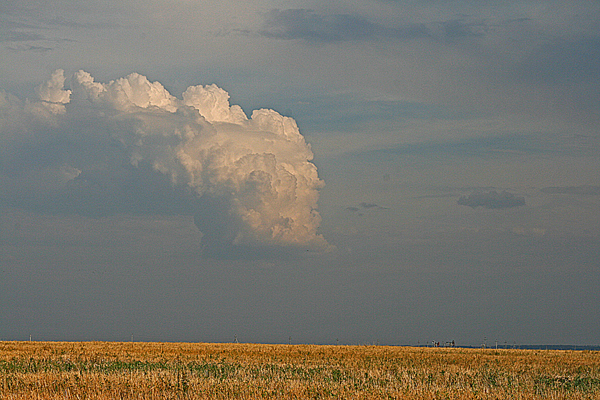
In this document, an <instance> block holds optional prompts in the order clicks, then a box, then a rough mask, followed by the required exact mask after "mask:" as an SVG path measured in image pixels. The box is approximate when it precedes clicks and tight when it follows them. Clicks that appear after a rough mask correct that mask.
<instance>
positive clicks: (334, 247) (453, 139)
mask: <svg viewBox="0 0 600 400" xmlns="http://www.w3.org/2000/svg"><path fill="white" fill-rule="evenodd" d="M599 17H600V4H597V3H593V2H589V1H576V2H575V3H572V4H569V6H568V7H567V6H565V5H564V4H563V3H559V2H556V1H554V2H552V1H551V2H545V3H544V4H540V3H538V2H534V1H531V0H522V1H515V2H510V3H490V2H483V3H477V4H475V3H473V2H470V1H466V0H465V1H458V2H457V1H452V2H450V1H445V0H440V1H435V2H422V1H416V0H415V1H403V2H400V1H396V0H369V1H367V2H364V3H356V2H352V1H346V0H343V1H338V2H333V3H327V4H322V2H316V1H310V0H277V1H263V0H251V1H249V2H245V3H244V4H239V3H237V2H232V1H222V2H219V3H214V4H213V3H209V2H202V1H183V0H175V1H170V2H163V1H159V0H156V1H151V2H147V1H145V2H142V1H137V0H124V1H119V2H115V1H104V2H99V1H95V0H86V1H77V2H75V1H72V0H53V1H50V2H47V3H44V4H40V3H39V2H34V1H32V0H19V1H7V0H0V57H1V58H2V60H3V62H2V63H0V340H28V339H29V336H30V335H31V337H32V339H33V340H52V341H54V340H66V341H82V340H84V341H87V340H106V341H128V340H129V339H130V338H131V335H132V334H133V335H134V337H135V338H136V339H138V338H139V340H141V341H197V342H232V341H234V338H237V339H238V340H239V341H240V342H242V341H243V342H246V343H250V342H255V343H288V342H289V341H290V339H289V338H290V337H291V342H292V343H306V344H310V343H329V344H336V343H340V344H342V343H343V344H360V343H381V344H388V345H417V344H419V343H421V344H423V343H425V342H431V341H440V342H442V341H444V342H445V341H452V340H454V341H455V342H456V343H457V344H458V343H460V344H461V345H469V346H478V345H480V344H481V343H482V342H483V341H484V340H487V343H488V344H489V343H495V341H496V340H498V343H508V344H511V343H517V344H522V345H524V344H548V345H598V344H600V341H599V339H598V337H599V336H598V332H599V331H600V322H599V321H600V319H599V318H598V304H600V292H599V291H598V287H599V284H600V261H599V260H600V177H599V174H598V172H599V171H600V151H599V150H600V132H599V130H598V127H599V126H600V124H599V122H600V121H599V119H600V113H599V111H600V90H599V89H600V75H598V71H599V70H600V57H598V55H599V53H600V25H599V23H598V21H599V20H600V19H599ZM488 347H489V346H488Z"/></svg>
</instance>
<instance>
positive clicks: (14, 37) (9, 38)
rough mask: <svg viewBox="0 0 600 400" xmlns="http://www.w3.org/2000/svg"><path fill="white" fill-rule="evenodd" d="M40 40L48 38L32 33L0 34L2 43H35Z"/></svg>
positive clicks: (11, 32) (12, 32) (14, 32)
mask: <svg viewBox="0 0 600 400" xmlns="http://www.w3.org/2000/svg"><path fill="white" fill-rule="evenodd" d="M38 40H46V38H45V37H44V36H42V35H40V34H38V33H31V32H18V31H8V32H0V42H34V41H38Z"/></svg>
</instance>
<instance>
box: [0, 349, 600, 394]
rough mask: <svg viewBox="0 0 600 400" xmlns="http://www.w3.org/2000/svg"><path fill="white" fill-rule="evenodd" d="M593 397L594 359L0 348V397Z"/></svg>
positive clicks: (530, 353) (445, 352) (595, 355)
mask: <svg viewBox="0 0 600 400" xmlns="http://www.w3.org/2000/svg"><path fill="white" fill-rule="evenodd" d="M334 398H337V399H600V352H596V351H565V350H505V349H502V350H494V349H464V348H424V347H391V346H318V345H265V344H208V343H138V342H135V343H114V342H0V399H3V400H4V399H334Z"/></svg>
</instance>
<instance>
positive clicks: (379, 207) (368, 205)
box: [360, 202, 388, 210]
mask: <svg viewBox="0 0 600 400" xmlns="http://www.w3.org/2000/svg"><path fill="white" fill-rule="evenodd" d="M360 206H361V207H362V208H367V209H369V208H373V209H376V210H388V208H387V207H381V206H380V205H377V204H375V203H364V202H363V203H360Z"/></svg>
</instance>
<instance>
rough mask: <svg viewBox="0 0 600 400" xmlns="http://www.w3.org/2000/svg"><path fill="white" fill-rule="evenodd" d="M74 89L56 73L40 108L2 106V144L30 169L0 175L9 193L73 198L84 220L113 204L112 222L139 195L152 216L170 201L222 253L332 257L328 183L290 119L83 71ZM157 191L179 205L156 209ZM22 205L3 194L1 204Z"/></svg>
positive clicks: (220, 95) (209, 89) (195, 89)
mask: <svg viewBox="0 0 600 400" xmlns="http://www.w3.org/2000/svg"><path fill="white" fill-rule="evenodd" d="M66 81H67V79H66V78H65V76H64V72H63V71H62V70H57V71H55V72H54V73H53V74H52V75H51V77H50V79H49V80H47V81H46V82H44V83H42V84H41V85H40V86H39V87H38V88H37V90H36V93H37V95H38V97H39V100H38V101H36V102H30V101H27V102H20V101H19V100H18V99H15V98H13V97H12V96H9V95H7V94H2V96H0V141H1V142H2V143H3V147H5V148H8V149H10V153H12V154H15V156H13V159H12V162H9V163H8V164H20V165H21V166H22V168H21V169H20V170H19V171H20V172H19V175H20V176H17V174H16V173H14V172H15V169H14V168H9V167H10V166H9V165H7V166H6V168H2V169H1V170H0V179H2V181H4V182H5V183H7V184H8V185H7V186H5V188H8V187H12V188H16V187H20V190H19V192H20V193H25V192H28V191H29V192H28V193H29V194H32V193H33V194H34V197H36V198H38V200H39V201H38V203H42V202H45V201H47V202H48V203H49V202H50V200H48V199H51V198H53V199H55V200H56V197H57V196H58V197H61V196H67V195H66V194H65V195H61V193H68V195H69V196H70V200H69V201H71V202H72V203H73V204H78V205H79V206H80V208H79V209H80V210H81V209H86V206H88V205H89V204H96V203H97V201H95V200H94V199H97V198H104V199H106V200H107V201H112V202H113V203H112V204H113V207H112V209H113V210H114V211H115V212H119V211H122V210H127V211H131V209H132V207H131V206H127V205H126V204H125V203H127V201H128V200H131V199H132V198H135V197H136V195H138V194H139V195H140V196H142V197H145V198H146V200H144V201H146V202H154V205H153V206H152V209H153V210H154V211H159V210H160V209H161V208H162V207H163V206H164V208H165V209H172V208H170V205H169V204H162V203H161V202H167V201H169V199H171V201H175V202H178V203H185V206H181V207H180V209H185V210H186V212H189V210H193V212H194V214H195V222H196V224H197V226H198V228H199V229H200V230H201V231H202V233H203V235H204V236H203V243H204V245H205V246H207V247H213V248H215V249H220V250H225V249H227V248H229V247H231V246H233V247H235V246H240V247H244V246H245V247H249V248H250V247H257V246H258V247H260V246H267V247H269V246H271V247H272V246H275V247H281V246H284V247H287V246H296V247H302V248H312V249H321V248H325V247H326V246H327V243H326V241H325V239H324V238H323V237H322V236H321V235H319V234H318V233H317V229H318V227H319V224H320V216H319V213H318V212H317V200H318V197H319V189H320V188H321V187H323V185H324V183H323V181H322V180H321V179H319V177H318V174H317V169H316V166H315V165H314V164H313V163H312V162H311V160H312V157H313V153H312V151H311V149H310V146H309V145H308V144H307V143H306V141H305V140H304V137H303V136H302V135H301V134H300V131H299V129H298V126H297V124H296V122H295V121H294V120H293V119H292V118H289V117H285V116H282V115H280V114H279V113H277V112H276V111H273V110H268V109H261V110H255V111H254V112H253V113H252V116H251V117H250V118H248V117H247V116H246V115H245V114H244V112H243V110H242V109H241V107H239V106H237V105H230V104H229V94H228V93H227V92H226V91H225V90H223V89H221V88H219V87H217V86H216V85H208V86H202V85H199V86H192V87H190V88H188V89H187V90H186V91H185V92H184V93H183V95H182V99H179V98H176V97H175V96H173V95H171V94H170V93H169V92H168V91H167V90H166V89H165V88H164V87H163V86H162V85H161V84H160V83H159V82H150V81H149V80H148V79H147V78H146V77H145V76H143V75H140V74H137V73H133V74H130V75H128V76H127V77H124V78H120V79H117V80H114V81H110V82H108V83H100V82H96V81H95V80H94V78H93V77H92V76H91V75H90V74H89V73H87V72H85V71H78V72H76V73H75V74H73V76H72V77H71V79H70V89H67V88H65V82H66ZM3 110H4V111H6V112H5V113H3V112H2V111H3ZM10 110H12V111H13V112H12V113H9V112H8V111H10ZM15 110H17V111H18V112H17V113H16V114H18V115H16V114H15V113H14V111H15ZM9 114H10V115H11V116H9ZM28 137H29V138H28ZM7 153H9V151H8V150H7ZM42 154H44V156H43V157H45V158H46V159H45V160H44V161H43V162H41V160H39V158H40V156H41V155H42ZM11 171H12V173H11ZM167 182H168V184H167ZM152 186H155V187H160V188H161V191H162V192H166V191H169V192H172V193H171V194H170V195H168V196H167V195H160V196H159V197H160V200H156V199H152V193H153V190H152V189H151V188H152ZM23 187H27V188H28V189H27V190H25V191H24V190H23ZM107 192H109V193H110V194H107ZM17 197H18V195H16V194H14V193H13V194H9V193H8V190H7V189H5V190H2V191H0V201H3V200H4V202H7V201H8V200H12V202H13V203H17V202H18V198H17ZM73 198H75V200H73ZM65 201H66V200H65ZM57 202H60V201H57ZM121 206H122V207H121ZM75 208H76V207H75ZM209 250H210V249H209Z"/></svg>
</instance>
